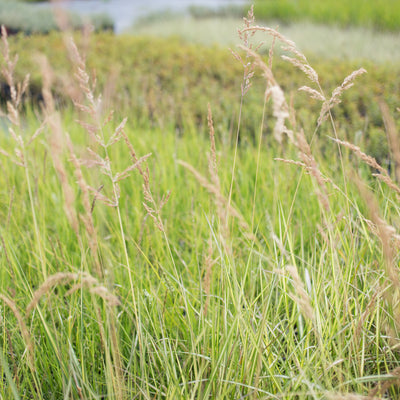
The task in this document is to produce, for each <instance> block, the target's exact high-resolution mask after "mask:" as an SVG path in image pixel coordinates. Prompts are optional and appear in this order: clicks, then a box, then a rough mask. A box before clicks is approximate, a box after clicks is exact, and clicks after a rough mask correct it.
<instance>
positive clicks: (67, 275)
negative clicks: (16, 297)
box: [25, 272, 80, 318]
mask: <svg viewBox="0 0 400 400" xmlns="http://www.w3.org/2000/svg"><path fill="white" fill-rule="evenodd" d="M79 277H80V275H79V274H76V273H73V272H58V273H56V274H54V275H51V276H49V277H48V278H47V279H46V280H45V281H44V282H43V283H42V284H41V285H40V286H39V288H38V289H37V290H36V291H35V292H34V293H33V297H32V300H31V301H30V302H29V304H28V306H27V307H26V311H25V316H26V317H27V318H28V317H29V314H30V313H31V312H32V310H33V309H34V308H36V307H37V305H38V304H39V301H40V299H41V298H42V296H43V295H44V294H46V293H48V292H50V291H51V290H52V289H53V288H54V287H55V286H57V285H60V284H64V283H68V282H70V281H73V280H77V279H79Z"/></svg>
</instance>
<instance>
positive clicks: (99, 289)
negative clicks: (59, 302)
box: [25, 272, 120, 317]
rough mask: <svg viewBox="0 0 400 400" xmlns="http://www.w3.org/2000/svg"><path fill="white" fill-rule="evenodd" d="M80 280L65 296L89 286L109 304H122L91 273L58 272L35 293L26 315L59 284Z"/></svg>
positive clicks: (90, 289) (91, 290) (89, 288)
mask: <svg viewBox="0 0 400 400" xmlns="http://www.w3.org/2000/svg"><path fill="white" fill-rule="evenodd" d="M77 280H80V282H79V283H77V284H75V285H74V286H73V287H72V288H71V289H69V290H68V291H67V292H66V294H65V296H69V295H71V294H72V293H74V292H76V291H77V290H79V289H82V288H88V290H89V292H90V293H93V294H95V295H97V296H99V297H101V298H102V299H103V300H104V301H105V302H106V304H107V305H108V306H117V305H120V301H119V299H118V297H117V296H115V295H113V294H112V293H110V291H109V290H108V289H107V288H105V287H104V286H102V285H99V281H98V280H97V279H96V278H95V277H93V276H91V275H89V274H78V273H74V272H58V273H56V274H54V275H51V276H49V277H48V278H47V279H46V280H45V281H44V282H43V283H42V284H41V285H40V287H39V288H38V289H37V290H36V291H35V292H34V293H33V297H32V300H31V301H30V303H29V304H28V306H27V307H26V312H25V314H26V317H29V315H30V313H31V312H32V310H33V309H35V308H36V307H37V305H38V304H39V301H40V299H41V298H42V297H43V296H44V295H45V294H46V293H48V292H50V291H51V290H53V288H54V287H56V286H58V285H65V284H69V283H70V282H72V281H77Z"/></svg>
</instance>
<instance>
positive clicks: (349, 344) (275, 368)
mask: <svg viewBox="0 0 400 400" xmlns="http://www.w3.org/2000/svg"><path fill="white" fill-rule="evenodd" d="M255 31H262V32H264V34H268V35H272V37H273V43H274V45H273V47H272V48H271V49H270V50H269V52H268V59H266V58H265V57H263V56H260V55H259V53H258V49H259V46H258V44H257V43H253V44H252V38H253V33H254V32H255ZM240 33H241V37H242V38H243V39H244V44H243V45H242V50H241V52H240V53H238V54H235V56H236V58H237V59H239V60H240V61H241V62H242V66H243V67H244V73H243V82H242V88H241V101H242V103H243V104H246V101H247V99H248V94H249V93H250V91H251V90H252V89H253V88H252V87H251V85H252V80H253V79H254V75H253V74H255V73H259V72H261V73H262V76H263V77H264V79H265V81H264V88H265V94H264V96H263V97H262V98H260V102H262V104H263V108H265V109H267V108H268V107H270V106H271V107H272V117H273V120H272V121H271V122H272V123H271V124H268V125H266V124H265V123H264V122H265V119H266V118H265V115H266V114H264V118H262V119H261V121H260V123H259V135H257V137H256V142H255V143H251V142H249V141H247V140H245V136H244V135H242V130H243V126H242V124H241V123H240V121H239V122H238V125H237V127H238V128H237V134H236V135H233V136H232V137H231V138H230V139H229V137H227V135H226V132H224V131H223V128H221V126H219V125H218V122H217V120H216V118H215V116H213V115H212V109H213V101H212V100H213V99H211V101H210V106H209V108H208V110H207V107H206V105H205V107H204V108H205V110H204V111H205V113H206V114H207V111H208V129H209V134H210V135H209V139H206V138H204V137H203V136H202V135H186V136H182V135H180V134H179V132H176V131H174V130H173V129H167V130H162V129H160V128H159V127H157V126H152V125H151V123H149V124H148V126H147V127H146V128H143V125H141V126H136V124H135V121H130V120H126V119H124V118H122V119H121V120H119V119H118V118H119V117H120V116H119V115H118V113H115V114H116V115H114V116H113V115H112V114H109V112H108V110H105V109H104V108H103V104H104V103H103V102H102V101H101V98H100V97H99V96H98V95H97V92H96V91H97V89H96V85H95V80H94V77H93V76H92V75H91V74H90V73H89V72H88V68H87V66H86V60H85V58H84V57H83V56H82V52H81V51H80V50H79V49H78V47H77V46H76V45H75V44H74V42H71V41H70V40H69V39H68V40H66V42H65V43H66V47H67V50H68V54H69V58H70V59H71V60H72V64H73V68H74V72H75V74H74V81H71V83H70V85H71V87H70V93H71V94H72V95H73V97H72V101H73V104H74V107H73V108H72V107H71V108H68V109H64V110H63V111H62V112H60V110H58V109H57V106H56V104H57V103H56V101H55V100H54V98H53V94H52V76H53V74H55V73H56V72H54V71H52V70H51V67H50V66H49V63H48V62H47V61H46V59H43V58H42V59H41V61H40V64H41V70H42V71H43V74H44V80H43V82H44V86H43V106H42V109H41V110H37V109H35V110H31V109H30V108H29V107H26V109H25V112H24V113H22V111H18V110H19V109H18V107H17V106H18V104H17V103H18V102H16V100H18V99H19V97H18V96H17V94H18V93H20V92H19V91H22V88H24V87H25V86H26V85H25V84H18V83H15V80H14V79H13V78H12V77H13V74H12V72H13V68H11V67H14V65H13V60H14V58H13V57H12V54H11V53H12V49H9V48H8V42H7V38H6V35H5V32H4V31H3V49H4V51H3V55H4V56H3V58H4V62H5V63H6V65H7V67H6V68H4V69H3V73H5V74H6V75H7V76H8V80H9V82H10V87H11V88H12V87H15V88H16V89H15V91H13V90H11V93H12V96H13V97H11V99H10V100H9V103H8V106H7V111H6V114H5V117H6V118H7V119H6V120H5V123H6V125H7V129H6V130H4V133H3V135H2V136H1V137H0V149H1V155H2V158H1V159H0V162H1V167H2V171H3V173H2V174H1V175H0V204H1V207H0V218H1V220H2V221H5V223H4V224H2V225H1V226H0V239H1V242H0V243H1V247H0V250H1V252H0V262H1V266H2V267H3V268H1V269H0V301H1V308H0V312H1V313H0V324H1V327H2V330H1V351H2V356H1V358H0V371H1V374H2V376H3V377H4V378H3V379H2V380H0V393H1V394H2V396H3V397H4V398H13V399H19V398H37V399H51V398H66V399H68V398H79V399H101V398H111V399H132V398H140V399H154V398H159V399H180V398H181V399H210V398H212V399H231V398H265V399H267V398H276V399H293V398H297V399H309V398H315V399H357V400H358V399H376V398H383V397H385V396H386V397H389V398H393V399H394V398H397V397H398V395H399V389H398V371H399V355H398V344H399V341H398V339H399V323H398V321H399V297H398V292H399V276H398V275H399V274H398V261H399V260H398V254H399V252H398V250H399V245H400V240H399V234H398V227H397V224H398V218H399V206H398V193H399V192H400V190H399V188H398V182H397V181H396V176H395V175H394V174H393V173H390V172H388V171H387V170H386V168H384V167H381V166H380V165H379V164H378V162H377V161H376V160H375V159H373V158H371V157H369V156H367V154H366V153H365V152H364V151H363V150H362V149H361V148H359V147H356V146H354V145H353V144H351V143H349V142H347V141H346V140H345V138H343V137H341V136H340V132H341V131H339V130H338V129H337V125H336V124H337V120H336V119H335V116H334V110H335V107H337V105H338V103H339V102H340V101H341V98H342V96H343V94H344V93H345V92H346V91H351V90H352V86H353V84H357V80H361V79H362V74H363V73H364V72H365V71H364V70H362V69H359V70H356V71H355V72H353V73H351V71H349V74H348V76H347V77H343V79H342V81H341V82H338V84H337V88H336V89H335V88H332V90H331V94H328V92H326V91H324V90H323V88H322V85H321V84H320V77H319V75H318V73H317V71H315V69H314V68H313V67H312V66H311V65H310V63H309V61H308V60H307V58H306V57H305V56H304V54H303V53H301V52H300V50H298V48H297V47H296V45H295V44H294V43H293V42H292V41H290V40H289V39H287V38H286V37H284V36H283V35H282V34H280V33H279V32H277V31H276V30H274V29H270V28H264V27H258V26H255V25H254V23H253V18H252V14H250V15H249V16H248V18H247V19H246V20H245V25H244V27H243V28H242V29H241V31H240ZM279 45H283V46H285V47H286V51H287V53H286V58H285V59H286V61H288V62H289V63H290V64H291V65H292V66H293V68H298V69H300V70H301V71H302V72H303V73H305V75H304V79H305V81H307V80H308V81H309V82H308V83H306V82H304V84H303V85H302V87H301V90H302V91H303V92H305V93H306V94H308V95H310V96H311V97H312V98H313V99H312V101H316V100H317V101H319V102H320V112H319V113H317V114H316V115H315V116H314V119H313V123H312V125H314V130H313V131H307V130H304V127H303V126H302V122H301V121H299V120H297V118H296V112H295V110H294V108H293V104H294V102H293V101H288V99H287V98H286V95H285V92H284V91H283V89H282V87H281V86H280V83H279V80H278V79H277V77H276V76H275V61H274V48H275V47H276V46H279ZM232 62H234V60H233V61H232ZM238 91H240V88H238ZM13 93H14V94H13ZM270 103H272V104H270ZM381 109H382V112H383V114H384V119H385V125H386V129H387V134H388V136H389V137H390V145H391V149H392V150H391V154H392V159H391V162H392V163H393V165H394V166H395V168H394V169H395V170H396V171H397V170H398V168H397V167H398V165H399V157H398V149H397V147H396V144H395V143H396V142H395V139H394V138H395V136H396V135H395V130H396V126H395V123H393V116H392V110H390V109H389V108H388V107H387V106H386V105H385V104H384V103H382V104H381ZM19 112H20V113H19ZM245 112H246V108H243V114H242V117H243V118H245V117H246V115H245ZM17 117H18V118H17ZM15 126H18V127H19V128H20V129H19V131H18V132H16V131H15V129H16V128H15ZM324 126H325V128H326V130H329V132H330V136H331V137H326V136H325V135H324V134H322V132H325V131H323V130H322V128H323V127H324ZM269 127H272V128H271V129H270V128H269ZM266 135H268V136H272V135H273V136H274V138H275V139H274V141H272V140H270V139H268V138H266V137H265V136H266ZM267 143H268V144H269V145H268V146H267ZM271 143H274V144H272V145H271ZM25 144H29V146H25ZM326 147H330V150H329V151H327V150H326ZM324 148H325V149H324ZM322 149H324V151H322ZM150 153H151V155H150ZM371 172H372V173H373V174H371ZM169 190H171V195H170V196H169V195H168V194H166V193H168V191H169Z"/></svg>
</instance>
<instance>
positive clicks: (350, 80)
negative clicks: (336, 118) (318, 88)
mask: <svg viewBox="0 0 400 400" xmlns="http://www.w3.org/2000/svg"><path fill="white" fill-rule="evenodd" d="M366 73H367V71H366V70H365V69H364V68H360V69H358V70H356V71H353V72H352V73H351V74H350V75H349V76H347V77H346V78H345V79H344V80H343V82H342V84H341V85H340V86H338V87H337V88H336V89H334V90H333V92H332V95H331V97H330V99H328V100H325V102H324V103H323V105H322V108H321V112H320V114H319V117H318V126H319V125H321V124H322V122H323V121H325V120H326V119H327V118H328V116H329V115H330V114H329V113H330V110H331V109H332V108H333V107H334V106H335V105H336V104H339V103H340V102H341V99H340V97H341V96H342V94H343V92H344V91H346V90H348V89H350V88H351V87H352V86H353V85H354V80H355V79H356V78H357V77H358V76H360V75H362V74H366Z"/></svg>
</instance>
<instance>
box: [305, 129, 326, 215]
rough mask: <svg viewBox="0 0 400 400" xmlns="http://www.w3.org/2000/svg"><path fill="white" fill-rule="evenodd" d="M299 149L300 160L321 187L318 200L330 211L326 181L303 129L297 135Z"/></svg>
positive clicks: (317, 192) (317, 191)
mask: <svg viewBox="0 0 400 400" xmlns="http://www.w3.org/2000/svg"><path fill="white" fill-rule="evenodd" d="M297 147H298V148H299V150H300V158H301V159H302V160H303V163H304V164H305V165H306V166H307V171H308V172H309V173H310V175H311V176H312V177H313V178H314V179H315V181H316V182H317V185H318V187H319V189H318V190H316V194H317V196H318V199H319V201H320V203H321V205H322V206H323V208H324V209H325V211H329V210H330V205H329V198H328V190H327V188H326V184H325V183H326V179H325V178H324V176H323V175H322V173H321V171H320V170H319V168H318V164H317V162H316V161H315V158H314V156H313V155H312V153H311V148H310V145H309V144H308V142H307V139H306V137H305V135H304V131H303V130H302V129H301V130H300V132H299V133H298V134H297Z"/></svg>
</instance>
